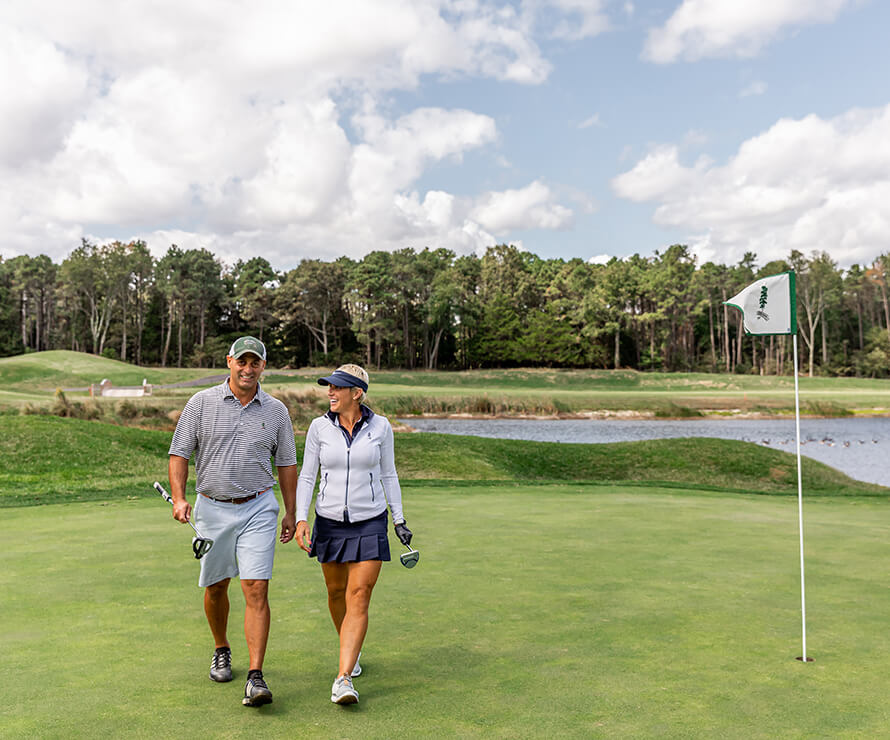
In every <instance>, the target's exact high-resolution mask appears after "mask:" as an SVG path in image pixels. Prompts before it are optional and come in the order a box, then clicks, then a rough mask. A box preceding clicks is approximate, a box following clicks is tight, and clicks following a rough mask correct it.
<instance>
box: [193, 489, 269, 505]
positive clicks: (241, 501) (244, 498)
mask: <svg viewBox="0 0 890 740" xmlns="http://www.w3.org/2000/svg"><path fill="white" fill-rule="evenodd" d="M268 490H270V489H268V488H267V489H266V491H268ZM266 491H260V492H259V493H252V494H250V496H242V497H241V498H213V497H212V496H208V495H207V494H206V493H202V494H201V495H202V496H203V497H204V498H209V499H210V500H211V501H216V502H217V503H218V504H246V503H247V502H248V501H253V500H254V499H255V498H258V497H259V496H262V495H263V494H264V493H265V492H266Z"/></svg>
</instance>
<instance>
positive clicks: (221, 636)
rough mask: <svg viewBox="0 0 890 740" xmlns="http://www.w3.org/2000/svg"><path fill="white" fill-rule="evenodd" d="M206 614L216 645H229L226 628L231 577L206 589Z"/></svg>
mask: <svg viewBox="0 0 890 740" xmlns="http://www.w3.org/2000/svg"><path fill="white" fill-rule="evenodd" d="M204 614H206V615H207V623H208V624H209V625H210V631H211V633H213V642H214V643H215V645H216V647H218V648H220V647H228V646H229V640H228V638H227V637H226V629H227V627H228V624H229V579H228V578H224V579H223V580H221V581H218V582H217V583H214V584H213V585H212V586H207V588H205V589H204Z"/></svg>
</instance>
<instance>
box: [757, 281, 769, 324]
mask: <svg viewBox="0 0 890 740" xmlns="http://www.w3.org/2000/svg"><path fill="white" fill-rule="evenodd" d="M766 296H767V289H766V286H765V285H763V286H761V287H760V310H759V311H758V312H757V318H758V319H763V320H764V321H769V314H768V313H767V312H766V311H764V310H763V309H764V308H766V301H767V298H766Z"/></svg>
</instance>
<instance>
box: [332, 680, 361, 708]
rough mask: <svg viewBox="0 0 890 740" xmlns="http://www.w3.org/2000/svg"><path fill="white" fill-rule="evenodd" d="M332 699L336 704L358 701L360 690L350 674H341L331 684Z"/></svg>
mask: <svg viewBox="0 0 890 740" xmlns="http://www.w3.org/2000/svg"><path fill="white" fill-rule="evenodd" d="M331 701H332V702H334V704H356V703H358V691H356V690H355V687H354V686H353V685H352V678H351V677H350V676H340V677H339V678H338V679H337V680H336V681H334V685H333V686H331Z"/></svg>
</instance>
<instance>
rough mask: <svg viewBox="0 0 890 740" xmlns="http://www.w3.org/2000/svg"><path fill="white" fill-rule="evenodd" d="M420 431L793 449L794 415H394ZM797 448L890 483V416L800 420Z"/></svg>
mask: <svg viewBox="0 0 890 740" xmlns="http://www.w3.org/2000/svg"><path fill="white" fill-rule="evenodd" d="M399 421H401V422H402V423H403V424H407V425H408V426H410V427H413V428H414V429H417V430H418V431H422V432H439V433H442V434H468V435H473V436H478V437H496V438H500V439H527V440H534V441H538V442H571V443H580V444H601V443H604V442H630V441H634V440H641V439H665V438H671V437H716V438H719V439H737V440H741V441H743V442H754V443H756V444H760V445H765V446H767V447H772V448H773V449H777V450H786V451H787V452H790V453H792V454H793V453H794V450H795V447H794V419H793V418H790V419H787V418H785V419H694V420H684V421H666V420H641V419H634V420H629V419H425V418H422V417H410V418H404V419H399ZM800 440H801V447H800V452H801V454H802V455H806V456H807V457H811V458H813V459H815V460H818V461H819V462H823V463H825V464H826V465H830V466H831V467H833V468H836V469H837V470H840V471H842V472H844V473H846V474H847V475H849V476H850V477H851V478H856V479H857V480H861V481H866V482H868V483H879V484H880V485H883V486H890V459H888V457H887V456H888V454H890V419H887V418H870V419H801V421H800Z"/></svg>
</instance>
